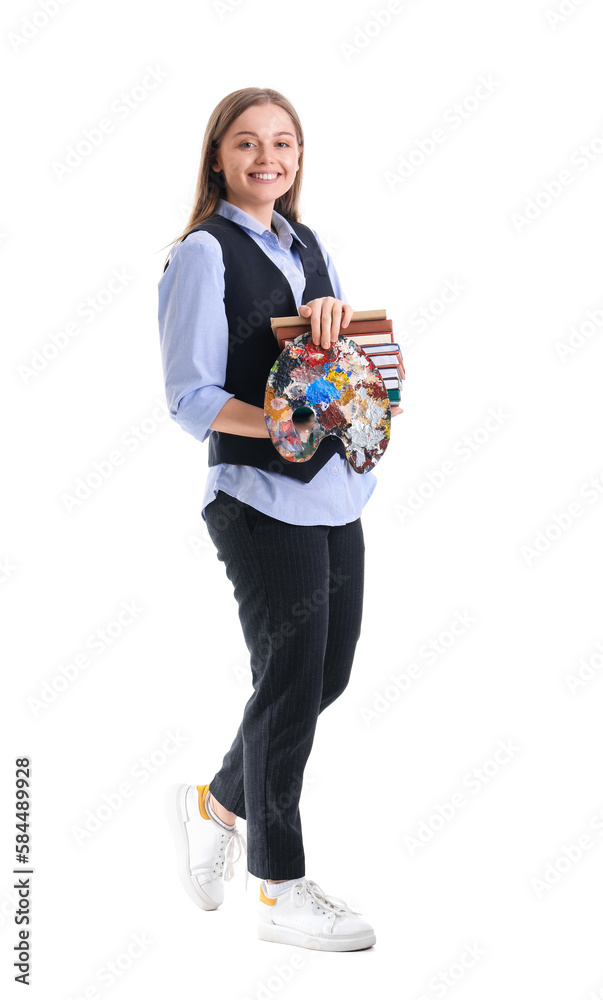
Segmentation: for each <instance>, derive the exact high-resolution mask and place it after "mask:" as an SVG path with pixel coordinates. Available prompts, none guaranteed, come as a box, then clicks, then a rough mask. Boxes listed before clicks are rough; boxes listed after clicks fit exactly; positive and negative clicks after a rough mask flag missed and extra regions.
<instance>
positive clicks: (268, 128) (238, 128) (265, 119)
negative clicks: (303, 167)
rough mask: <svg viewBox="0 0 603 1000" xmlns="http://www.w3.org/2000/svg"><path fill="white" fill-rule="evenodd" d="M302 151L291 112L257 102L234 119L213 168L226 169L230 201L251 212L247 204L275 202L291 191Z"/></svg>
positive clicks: (227, 195)
mask: <svg viewBox="0 0 603 1000" xmlns="http://www.w3.org/2000/svg"><path fill="white" fill-rule="evenodd" d="M299 154H300V148H299V145H298V142H297V135H296V130H295V125H294V124H293V122H292V120H291V118H290V116H289V115H288V114H287V112H286V111H285V110H284V109H283V108H281V107H280V105H278V104H256V105H254V106H253V107H251V108H247V110H246V111H244V112H243V113H242V114H240V115H239V116H238V118H235V120H234V121H233V122H232V124H231V126H230V128H229V129H228V131H227V132H226V134H225V135H224V138H223V139H222V142H221V144H220V148H219V150H218V152H217V153H216V159H215V161H214V164H213V165H212V169H215V170H220V169H221V170H223V171H224V180H225V182H226V199H227V201H230V202H231V203H232V204H233V205H238V207H239V208H242V209H243V210H244V211H247V208H246V206H248V207H252V208H257V207H258V206H260V205H270V204H274V202H275V201H276V199H277V198H280V197H281V195H283V194H285V192H286V191H288V190H289V188H290V187H291V185H292V184H293V182H294V181H295V175H296V173H297V171H298V169H299ZM255 174H268V175H269V178H268V179H262V178H257V177H254V175H255ZM275 174H276V177H275V176H274V175H275Z"/></svg>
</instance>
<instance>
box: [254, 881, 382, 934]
mask: <svg viewBox="0 0 603 1000" xmlns="http://www.w3.org/2000/svg"><path fill="white" fill-rule="evenodd" d="M258 911H259V921H258V937H259V938H261V940H262V941H277V942H278V943H279V944H296V945H299V947H300V948H313V949H315V950H316V951H359V950H360V949H362V948H370V947H371V946H372V945H374V944H375V941H376V940H377V938H376V936H375V932H374V930H373V928H372V927H371V925H370V924H368V923H367V922H366V920H363V919H362V917H361V915H360V914H359V913H356V911H355V910H350V909H349V907H348V905H347V903H344V901H343V900H342V899H338V898H337V896H327V894H326V893H325V892H323V891H322V889H321V888H320V886H318V885H317V884H316V882H313V881H312V880H311V879H306V881H305V882H297V883H296V884H295V885H293V886H292V887H291V889H290V890H289V891H287V892H284V893H283V894H282V895H281V896H275V897H274V898H272V897H270V896H267V895H266V893H265V892H264V888H263V882H262V884H261V885H260V902H259V903H258Z"/></svg>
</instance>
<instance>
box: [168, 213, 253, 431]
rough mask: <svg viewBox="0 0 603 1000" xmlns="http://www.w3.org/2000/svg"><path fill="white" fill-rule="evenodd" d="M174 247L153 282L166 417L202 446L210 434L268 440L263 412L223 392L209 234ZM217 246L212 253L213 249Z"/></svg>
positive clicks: (218, 290) (217, 279)
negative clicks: (156, 281)
mask: <svg viewBox="0 0 603 1000" xmlns="http://www.w3.org/2000/svg"><path fill="white" fill-rule="evenodd" d="M195 235H198V236H199V237H200V239H193V238H192V237H189V238H188V239H186V240H185V241H184V242H183V243H180V244H177V245H176V247H175V248H174V250H173V251H172V258H171V260H170V264H169V266H168V268H167V269H166V270H165V271H164V272H163V274H162V276H161V278H160V281H159V334H160V343H161V357H162V364H163V372H164V380H165V388H166V398H167V402H168V406H169V412H170V416H171V417H172V418H173V419H174V420H175V421H176V422H177V423H178V424H179V425H180V426H181V427H182V428H183V429H184V430H185V431H187V432H188V433H189V434H192V435H193V437H195V438H197V439H198V440H199V441H205V440H206V439H207V438H208V437H209V434H210V432H211V431H212V430H215V431H225V432H226V433H227V434H241V435H243V436H245V437H269V434H268V428H267V427H266V421H265V419H264V411H263V409H262V408H260V407H258V406H252V405H251V404H250V403H244V402H243V401H242V400H240V399H236V398H235V396H234V394H233V393H231V392H226V390H225V389H224V380H225V378H226V364H227V359H228V323H227V320H226V314H225V312H224V264H223V261H222V256H221V253H220V245H219V243H218V242H217V240H215V238H214V237H213V236H212V235H211V234H210V233H203V234H195ZM212 244H213V245H214V246H217V251H216V249H214V248H213V246H212Z"/></svg>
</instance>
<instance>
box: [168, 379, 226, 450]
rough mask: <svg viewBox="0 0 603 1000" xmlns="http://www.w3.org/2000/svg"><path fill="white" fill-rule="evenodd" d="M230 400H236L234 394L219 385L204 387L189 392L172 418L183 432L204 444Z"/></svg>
mask: <svg viewBox="0 0 603 1000" xmlns="http://www.w3.org/2000/svg"><path fill="white" fill-rule="evenodd" d="M229 399H234V392H226V390H225V389H222V388H220V386H218V385H204V386H202V387H201V388H200V389H194V390H193V392H187V393H186V395H184V396H183V397H182V399H181V400H180V402H179V403H178V409H177V411H176V413H175V414H173V413H172V414H171V416H172V417H173V419H174V420H175V421H176V423H177V424H179V425H180V427H182V428H183V430H185V431H188V433H189V434H192V435H193V437H195V438H197V440H198V441H201V442H203V441H206V440H207V438H208V437H209V435H210V434H211V424H213V422H214V420H215V419H216V417H217V415H218V413H219V412H220V410H221V409H222V407H223V406H224V404H225V403H226V402H227V401H228V400H229Z"/></svg>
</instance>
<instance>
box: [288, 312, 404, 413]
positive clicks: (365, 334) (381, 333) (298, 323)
mask: <svg viewBox="0 0 603 1000" xmlns="http://www.w3.org/2000/svg"><path fill="white" fill-rule="evenodd" d="M270 325H271V327H272V332H273V334H274V336H275V337H276V340H277V343H278V345H279V347H280V349H281V350H283V349H284V348H285V347H286V345H287V344H289V343H291V341H293V340H295V338H296V337H300V336H301V335H302V334H304V333H310V331H311V330H312V324H311V323H309V322H308V320H307V319H306V318H305V317H304V316H272V317H271V319H270ZM341 333H342V334H343V336H344V337H349V338H350V340H353V341H354V343H356V344H357V345H358V347H359V348H360V349H361V350H362V351H364V353H365V354H366V355H367V357H369V358H370V359H371V361H372V362H373V364H374V365H375V367H376V368H377V369H378V370H379V371H380V373H381V377H382V378H383V382H384V384H385V388H386V390H387V394H388V396H389V400H390V403H399V402H400V393H401V391H402V380H403V379H404V377H405V372H404V362H403V360H402V352H401V350H400V345H399V344H397V343H396V342H395V341H394V333H393V323H392V320H391V319H387V313H386V310H385V309H365V310H360V311H358V310H357V311H356V312H354V313H353V315H352V319H351V320H350V322H349V324H348V326H347V327H346V328H345V330H341Z"/></svg>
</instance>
